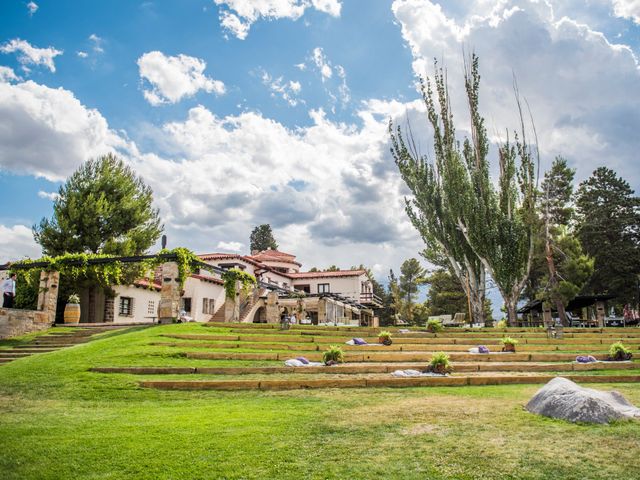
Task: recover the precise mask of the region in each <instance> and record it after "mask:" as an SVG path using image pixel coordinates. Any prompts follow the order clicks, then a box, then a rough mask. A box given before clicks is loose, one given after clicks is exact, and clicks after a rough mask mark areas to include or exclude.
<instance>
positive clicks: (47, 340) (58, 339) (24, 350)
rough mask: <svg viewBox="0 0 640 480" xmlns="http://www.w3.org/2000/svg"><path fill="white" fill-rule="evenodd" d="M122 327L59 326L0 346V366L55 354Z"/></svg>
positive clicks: (102, 325)
mask: <svg viewBox="0 0 640 480" xmlns="http://www.w3.org/2000/svg"><path fill="white" fill-rule="evenodd" d="M121 328H123V327H122V326H117V325H113V326H111V325H109V326H105V325H104V324H101V325H100V326H91V327H80V328H74V329H69V328H68V327H64V326H60V327H56V328H55V329H53V330H51V331H49V333H47V334H46V335H40V336H37V337H35V338H34V339H33V340H31V341H29V342H26V343H21V344H17V345H13V346H6V347H4V346H0V364H4V363H9V362H12V361H13V360H16V359H18V358H24V357H29V356H31V355H35V354H38V353H48V352H55V351H56V350H60V349H61V348H66V347H72V346H74V345H78V344H81V343H85V342H89V341H91V340H92V337H93V336H94V335H97V334H99V333H103V332H108V331H114V330H119V329H121Z"/></svg>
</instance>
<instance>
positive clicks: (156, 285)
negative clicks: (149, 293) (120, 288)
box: [133, 278, 162, 291]
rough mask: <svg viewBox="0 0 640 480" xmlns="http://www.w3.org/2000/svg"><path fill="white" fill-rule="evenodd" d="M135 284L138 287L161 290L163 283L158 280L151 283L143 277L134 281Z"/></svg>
mask: <svg viewBox="0 0 640 480" xmlns="http://www.w3.org/2000/svg"><path fill="white" fill-rule="evenodd" d="M133 284H134V285H135V286H136V287H143V288H152V289H153V290H158V291H159V290H160V289H162V285H160V284H159V283H157V282H153V283H151V284H149V281H148V280H147V279H144V278H141V279H139V280H136V281H135V282H133Z"/></svg>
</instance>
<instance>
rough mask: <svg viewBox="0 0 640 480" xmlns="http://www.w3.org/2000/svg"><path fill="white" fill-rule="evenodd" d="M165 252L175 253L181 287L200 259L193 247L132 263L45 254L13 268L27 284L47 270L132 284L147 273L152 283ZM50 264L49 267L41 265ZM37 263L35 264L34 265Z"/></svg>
mask: <svg viewBox="0 0 640 480" xmlns="http://www.w3.org/2000/svg"><path fill="white" fill-rule="evenodd" d="M165 255H175V256H176V263H177V264H178V279H179V282H180V287H181V288H182V287H183V286H184V282H185V281H186V279H187V278H188V277H189V275H191V272H192V270H193V269H194V268H195V265H197V263H198V262H199V261H200V259H199V258H198V257H197V256H196V255H195V254H194V253H193V252H192V251H191V250H189V249H187V248H183V247H178V248H174V249H173V250H167V249H165V250H162V251H160V252H159V254H158V255H157V256H155V257H153V258H148V259H145V260H141V261H139V262H136V263H135V264H131V265H126V266H125V265H124V264H123V263H122V262H120V261H119V260H113V261H110V262H105V263H96V264H89V261H90V260H96V259H101V258H112V257H113V256H112V255H104V254H91V253H66V254H64V255H59V256H57V257H46V256H45V257H42V258H39V259H37V260H31V259H27V260H20V261H17V262H14V263H13V264H12V267H14V269H15V270H16V271H18V272H20V275H21V277H22V278H24V281H25V282H26V283H27V284H29V285H30V284H31V282H33V280H34V279H36V278H37V277H36V275H35V274H34V273H33V272H36V271H40V270H46V271H48V272H53V271H57V272H60V275H63V276H65V277H67V278H70V279H71V280H78V279H91V280H95V281H97V282H98V283H100V284H102V285H104V286H111V285H122V284H129V283H132V282H133V281H134V280H135V279H136V278H139V277H140V276H142V275H147V278H148V280H149V282H148V283H149V285H151V284H152V283H153V275H154V272H155V269H156V268H157V267H158V266H160V265H162V264H163V263H165V262H166V261H167V260H166V257H165ZM42 263H46V264H47V265H46V266H45V267H42V266H37V265H38V264H42ZM30 265H33V266H30Z"/></svg>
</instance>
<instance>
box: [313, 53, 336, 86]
mask: <svg viewBox="0 0 640 480" xmlns="http://www.w3.org/2000/svg"><path fill="white" fill-rule="evenodd" d="M312 58H313V63H315V65H316V67H317V68H318V70H319V71H320V75H321V77H322V81H323V82H324V81H325V80H328V79H330V78H331V76H332V75H333V70H332V68H331V65H330V63H329V61H328V60H327V57H326V55H325V54H324V51H323V50H322V48H320V47H316V48H314V49H313V53H312Z"/></svg>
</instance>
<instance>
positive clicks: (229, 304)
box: [224, 295, 240, 323]
mask: <svg viewBox="0 0 640 480" xmlns="http://www.w3.org/2000/svg"><path fill="white" fill-rule="evenodd" d="M224 321H225V323H237V322H239V321H240V302H238V295H236V298H227V297H225V299H224Z"/></svg>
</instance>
